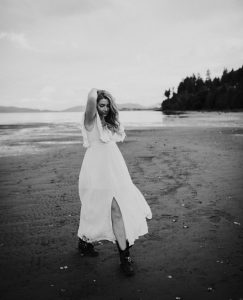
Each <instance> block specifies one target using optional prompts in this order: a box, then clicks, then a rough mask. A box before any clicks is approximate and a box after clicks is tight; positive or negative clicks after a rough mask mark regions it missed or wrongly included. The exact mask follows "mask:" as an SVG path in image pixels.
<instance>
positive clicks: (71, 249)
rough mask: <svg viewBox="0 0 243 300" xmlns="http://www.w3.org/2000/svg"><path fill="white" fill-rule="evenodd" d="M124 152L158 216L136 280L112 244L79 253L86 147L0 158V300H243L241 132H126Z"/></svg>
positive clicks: (137, 255) (143, 243) (138, 250)
mask: <svg viewBox="0 0 243 300" xmlns="http://www.w3.org/2000/svg"><path fill="white" fill-rule="evenodd" d="M127 135H128V137H127V139H126V141H125V142H124V143H119V144H118V145H119V148H120V150H121V152H122V154H123V156H124V158H125V160H126V162H127V165H128V169H129V171H130V174H131V177H132V179H133V181H134V183H135V184H136V185H137V187H138V188H139V189H140V190H141V191H142V193H143V194H144V196H145V198H146V199H147V201H148V203H149V205H150V206H151V209H152V212H153V219H152V220H150V221H149V222H148V225H149V234H147V235H146V236H144V237H141V238H140V239H139V240H137V241H136V242H135V245H134V247H132V249H131V256H132V257H133V259H134V261H135V263H134V267H135V271H136V275H135V276H134V277H132V278H125V277H124V276H123V275H122V274H121V273H120V270H119V267H118V264H119V259H118V253H117V250H116V247H115V245H114V244H112V243H110V242H103V243H102V244H101V243H99V244H97V249H98V250H99V252H100V255H99V257H98V258H86V257H85V258H84V257H81V256H80V255H79V253H78V251H77V236H76V235H77V229H78V222H79V213H80V201H79V198H78V189H77V188H78V186H77V182H78V175H79V171H80V166H81V163H82V158H83V155H84V152H85V149H84V148H82V146H81V144H61V145H55V144H46V145H45V144H43V147H45V149H44V150H45V151H42V152H39V153H35V154H28V155H22V156H14V157H4V158H0V163H1V178H0V181H1V202H0V213H1V217H0V230H1V238H0V263H1V269H0V274H1V283H0V284H1V299H6V300H7V299H21V300H22V299H35V300H39V299H41V300H42V299H45V300H46V299H50V300H55V299H74V300H76V299H163V300H167V299H232V300H234V299H240V298H243V287H242V282H243V251H242V250H243V230H242V228H243V199H242V198H243V185H242V178H243V176H242V175H243V169H242V162H243V151H242V149H243V130H242V129H235V128H234V129H231V128H213V129H212V128H211V129H210V128H164V129H149V130H141V131H139V130H131V131H127ZM176 297H179V298H176Z"/></svg>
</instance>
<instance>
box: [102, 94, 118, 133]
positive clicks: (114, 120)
mask: <svg viewBox="0 0 243 300" xmlns="http://www.w3.org/2000/svg"><path fill="white" fill-rule="evenodd" d="M97 95H98V96H97V104H98V103H99V101H100V100H101V99H107V100H108V101H109V104H110V109H109V113H108V114H107V116H105V121H106V123H108V124H109V125H110V126H109V127H111V129H114V130H115V129H119V126H120V122H119V111H118V108H117V105H116V103H115V99H114V98H113V97H112V95H111V94H110V93H109V92H107V91H105V90H98V91H97Z"/></svg>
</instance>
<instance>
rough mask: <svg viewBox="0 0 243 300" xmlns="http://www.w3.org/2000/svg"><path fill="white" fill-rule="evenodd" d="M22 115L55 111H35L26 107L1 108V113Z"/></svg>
mask: <svg viewBox="0 0 243 300" xmlns="http://www.w3.org/2000/svg"><path fill="white" fill-rule="evenodd" d="M18 112H19V113H22V112H32V113H35V112H55V111H54V110H47V109H33V108H26V107H16V106H0V113H18Z"/></svg>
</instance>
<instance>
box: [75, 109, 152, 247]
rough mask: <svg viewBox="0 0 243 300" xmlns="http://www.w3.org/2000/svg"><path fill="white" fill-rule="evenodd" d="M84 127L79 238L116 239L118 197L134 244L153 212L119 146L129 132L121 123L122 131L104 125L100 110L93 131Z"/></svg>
mask: <svg viewBox="0 0 243 300" xmlns="http://www.w3.org/2000/svg"><path fill="white" fill-rule="evenodd" d="M81 130H82V135H83V146H84V147H86V148H87V150H86V152H85V155H84V158H83V162H82V166H81V170H80V175H79V197H80V200H81V213H80V223H79V229H78V237H80V238H82V239H84V240H86V241H89V242H94V241H99V240H108V241H112V242H115V240H116V238H115V236H114V233H113V229H112V220H111V204H112V199H113V197H114V198H115V199H116V201H117V203H118V205H119V207H120V210H121V214H122V217H123V222H124V227H125V232H126V238H127V240H128V242H129V244H130V245H132V244H134V240H135V239H137V238H138V237H139V236H141V235H144V234H146V233H147V232H148V226H147V222H146V218H148V219H151V218H152V213H151V210H150V207H149V206H148V204H147V202H146V200H145V199H144V196H143V195H142V193H141V192H140V191H139V189H138V188H137V187H136V186H135V185H134V183H133V182H132V180H131V177H130V174H129V172H128V169H127V166H126V163H125V161H124V158H123V156H122V154H121V152H120V150H119V148H118V146H117V145H116V142H119V141H123V140H124V138H125V136H126V134H125V132H124V128H123V126H122V124H121V126H120V132H119V133H112V132H111V131H110V130H109V129H108V128H106V127H105V128H104V127H102V124H101V120H100V117H99V114H98V112H97V113H96V118H95V122H94V127H93V129H92V131H90V132H89V131H87V130H86V128H85V127H84V114H83V116H82V122H81Z"/></svg>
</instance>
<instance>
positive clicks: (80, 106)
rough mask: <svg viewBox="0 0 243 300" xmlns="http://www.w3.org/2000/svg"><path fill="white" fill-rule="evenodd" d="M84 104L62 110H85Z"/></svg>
mask: <svg viewBox="0 0 243 300" xmlns="http://www.w3.org/2000/svg"><path fill="white" fill-rule="evenodd" d="M84 108H85V107H84V106H82V105H78V106H73V107H70V108H67V109H64V110H62V112H80V111H84Z"/></svg>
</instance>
